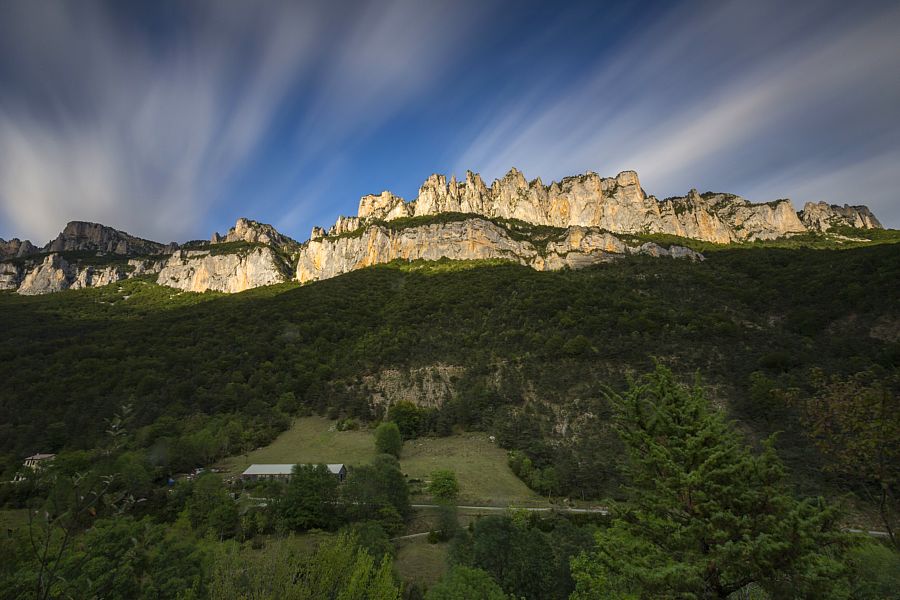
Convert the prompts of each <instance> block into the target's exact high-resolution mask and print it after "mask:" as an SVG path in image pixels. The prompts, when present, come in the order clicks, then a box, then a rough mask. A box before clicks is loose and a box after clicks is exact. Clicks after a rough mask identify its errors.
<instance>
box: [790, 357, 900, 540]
mask: <svg viewBox="0 0 900 600" xmlns="http://www.w3.org/2000/svg"><path fill="white" fill-rule="evenodd" d="M812 379H813V384H814V385H815V387H816V392H815V394H813V396H812V397H810V398H808V399H806V400H805V401H803V402H801V403H800V404H801V408H802V411H803V420H804V422H805V423H806V425H807V432H808V435H809V437H810V438H811V439H812V440H813V442H814V443H815V444H816V447H817V448H819V450H820V451H821V452H822V453H823V454H824V455H825V456H826V457H827V458H828V460H829V463H828V466H827V468H828V469H829V470H830V471H832V472H834V473H837V474H839V475H841V476H844V477H847V478H849V479H850V480H851V481H855V482H858V483H859V484H861V485H860V487H861V488H862V490H863V491H864V492H865V493H866V494H867V496H868V498H869V499H870V500H871V501H872V504H874V505H875V506H877V507H878V510H879V514H880V516H881V521H882V523H883V524H884V527H885V529H886V530H887V533H888V535H889V536H890V539H891V542H892V543H893V544H894V548H895V549H897V550H900V535H898V528H900V525H898V521H900V410H898V408H900V407H898V400H897V399H898V397H900V377H898V376H897V375H896V374H895V375H894V376H893V377H885V378H883V379H882V378H879V377H878V376H877V375H876V374H875V373H873V372H872V371H864V372H861V373H857V374H855V375H853V376H852V377H847V378H841V377H837V376H833V377H831V378H827V377H826V376H825V374H824V373H823V372H822V371H821V370H819V369H814V370H813V373H812Z"/></svg>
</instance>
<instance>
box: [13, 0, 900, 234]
mask: <svg viewBox="0 0 900 600" xmlns="http://www.w3.org/2000/svg"><path fill="white" fill-rule="evenodd" d="M898 31H900V4H898V3H896V2H854V3H847V2H825V1H823V2H815V1H813V2H791V3H785V2H770V1H768V0H756V1H754V2H746V1H741V2H730V1H727V0H725V1H719V2H685V3H676V2H606V3H601V2H583V3H578V2H573V3H565V2H553V3H550V2H547V3H536V2H524V1H522V2H498V1H491V0H480V1H477V2H470V1H468V0H454V1H449V2H443V1H437V0H436V1H433V2H427V1H422V0H420V1H412V0H410V1H392V0H378V1H373V2H342V1H334V0H333V1H330V2H305V3H303V2H274V1H259V2H241V1H234V2H232V1H226V0H220V1H217V2H212V1H209V2H200V1H198V2H143V3H142V2H132V3H128V2H91V1H89V0H83V1H79V2H64V1H62V0H56V1H51V0H7V1H5V2H3V3H2V4H0V237H4V238H10V237H13V236H18V237H22V238H30V239H32V240H33V241H35V242H37V243H44V242H46V241H47V240H49V239H51V238H52V237H54V236H55V234H56V232H58V231H59V230H60V229H61V228H62V226H63V225H64V224H65V223H66V222H67V221H69V220H74V219H80V220H92V221H98V222H102V223H104V224H108V225H112V226H115V227H117V228H120V229H124V230H126V231H129V232H130V233H133V234H136V235H140V236H143V237H149V238H152V239H156V240H159V241H163V242H166V241H172V240H175V241H184V240H188V239H195V238H208V237H209V235H210V233H211V232H212V231H215V230H217V231H220V232H223V231H225V230H226V229H227V228H228V227H229V226H230V225H232V224H233V223H234V221H235V220H236V219H237V217H239V216H248V217H251V218H254V219H258V220H262V221H265V222H269V223H272V224H274V225H275V226H276V227H278V228H279V229H280V230H282V231H284V232H285V233H287V234H289V235H291V236H293V237H295V238H297V239H299V240H305V239H306V238H307V237H308V234H309V230H310V228H311V226H313V225H323V226H326V227H327V226H328V225H330V224H331V223H333V221H334V219H335V218H336V217H337V215H339V214H355V212H356V207H357V203H358V201H359V197H360V196H361V195H363V194H366V193H377V192H380V191H381V190H384V189H390V190H392V191H393V192H395V193H397V194H399V195H402V196H404V197H405V198H407V199H410V198H412V197H414V196H415V195H416V191H417V189H418V186H419V184H420V183H421V182H422V181H423V180H424V179H425V178H426V177H427V176H428V175H429V174H431V173H433V172H440V173H446V174H448V175H449V174H457V175H462V174H464V173H465V170H466V169H471V170H473V171H477V172H481V173H482V175H483V176H484V177H485V179H486V180H488V181H490V180H491V179H493V178H495V177H499V176H502V175H503V174H504V173H505V172H506V171H507V170H509V168H510V167H512V166H516V167H517V168H519V169H520V170H522V171H523V172H524V173H525V174H526V176H527V177H529V178H534V177H538V176H540V177H541V178H542V179H543V180H544V181H545V182H549V181H550V180H553V179H559V178H561V177H563V176H565V175H569V174H574V173H578V172H584V171H586V170H592V171H596V172H598V173H600V174H601V175H609V176H611V175H615V174H616V173H618V172H619V171H621V170H625V169H634V170H637V171H638V173H639V174H640V176H641V181H642V184H643V187H644V189H646V190H647V192H648V193H652V194H655V195H656V196H658V197H660V198H663V197H666V196H670V195H681V194H684V193H686V192H687V190H689V189H690V188H692V187H696V188H698V189H700V190H701V191H703V190H716V191H729V192H733V193H737V194H740V195H743V196H745V197H747V198H750V199H751V200H754V201H767V200H772V199H775V198H781V197H789V198H791V199H792V200H793V201H794V205H795V207H797V208H798V209H799V208H800V207H802V204H803V203H804V202H806V201H819V200H825V201H828V202H832V203H841V204H843V203H845V202H846V203H850V204H868V205H869V206H870V207H871V208H872V209H873V210H874V211H875V212H876V215H877V216H879V218H881V220H882V222H884V223H885V224H886V225H888V226H892V227H900V35H897V32H898Z"/></svg>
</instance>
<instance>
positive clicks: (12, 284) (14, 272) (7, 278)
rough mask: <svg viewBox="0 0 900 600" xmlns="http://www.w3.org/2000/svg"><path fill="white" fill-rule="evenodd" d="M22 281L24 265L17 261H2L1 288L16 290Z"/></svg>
mask: <svg viewBox="0 0 900 600" xmlns="http://www.w3.org/2000/svg"><path fill="white" fill-rule="evenodd" d="M20 283H22V267H21V266H19V265H18V264H16V263H0V290H15V289H18V287H19V284H20Z"/></svg>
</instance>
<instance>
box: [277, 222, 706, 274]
mask: <svg viewBox="0 0 900 600" xmlns="http://www.w3.org/2000/svg"><path fill="white" fill-rule="evenodd" d="M645 246H646V245H645ZM653 246H656V245H655V244H654V245H653ZM656 248H658V252H657V255H659V256H663V255H665V256H675V255H677V256H678V257H679V258H682V257H683V258H691V259H695V260H700V259H702V256H701V255H700V254H699V253H696V252H694V251H692V250H689V249H687V248H682V249H680V250H678V251H676V252H675V253H673V252H672V251H670V250H666V249H664V248H661V247H658V246H656ZM648 249H649V247H648V248H645V247H643V246H634V247H630V246H628V245H626V244H625V242H623V241H622V240H620V239H619V238H617V237H616V236H614V235H612V234H610V233H608V232H604V231H602V230H600V229H599V228H595V227H581V226H576V227H570V228H567V229H566V230H565V231H564V232H563V234H562V235H560V236H559V237H558V239H555V240H550V241H547V242H546V244H545V245H543V246H539V245H536V244H534V243H532V242H531V241H529V240H527V239H513V238H512V237H511V236H510V235H509V233H508V232H507V230H506V229H504V228H502V227H500V226H498V225H496V224H494V223H492V222H490V221H487V220H485V219H480V218H477V217H472V218H468V219H465V220H461V221H453V222H447V223H431V224H427V225H421V226H411V227H405V228H403V229H392V228H390V227H389V226H388V225H386V224H374V225H370V226H368V227H366V228H365V229H364V230H363V231H361V232H360V233H359V235H345V236H335V237H325V238H320V239H316V240H310V241H309V242H307V243H306V244H305V245H304V246H303V247H301V249H300V251H299V253H298V259H297V268H296V273H295V278H296V279H297V280H298V281H300V282H301V283H304V282H308V281H316V280H321V279H328V278H331V277H336V276H338V275H341V274H343V273H348V272H350V271H354V270H356V269H362V268H365V267H370V266H373V265H378V264H384V263H388V262H391V261H394V260H397V259H402V260H407V261H412V260H440V259H443V258H447V259H451V260H486V259H503V260H509V261H513V262H517V263H519V264H522V265H527V266H530V267H532V268H535V269H538V270H555V269H561V268H564V267H569V268H579V267H585V266H589V265H592V264H597V263H601V262H606V261H609V260H613V259H615V258H617V257H622V256H626V255H628V254H650V252H648Z"/></svg>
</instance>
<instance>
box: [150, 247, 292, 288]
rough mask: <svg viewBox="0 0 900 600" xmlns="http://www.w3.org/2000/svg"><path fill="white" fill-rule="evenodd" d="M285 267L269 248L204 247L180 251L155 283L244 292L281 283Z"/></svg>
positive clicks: (170, 259)
mask: <svg viewBox="0 0 900 600" xmlns="http://www.w3.org/2000/svg"><path fill="white" fill-rule="evenodd" d="M284 272H285V266H284V264H283V263H282V261H281V259H280V258H279V257H278V255H277V254H276V253H275V252H274V250H273V249H272V248H271V247H268V246H263V247H258V248H252V249H250V250H247V251H244V252H236V253H228V254H212V253H210V252H209V251H207V250H180V251H178V252H176V253H174V254H173V255H172V256H171V257H170V258H169V260H168V261H167V262H166V263H165V265H164V266H163V268H162V269H161V270H160V272H159V275H158V277H157V283H159V284H160V285H166V286H169V287H173V288H177V289H180V290H184V291H188V292H205V291H207V290H214V291H217V292H227V293H234V292H243V291H245V290H249V289H252V288H255V287H260V286H263V285H272V284H275V283H282V282H284V281H285V280H286V279H287V278H286V277H285V274H284Z"/></svg>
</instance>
